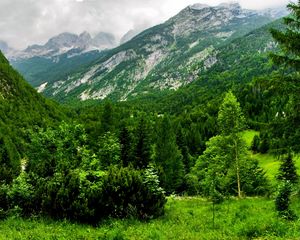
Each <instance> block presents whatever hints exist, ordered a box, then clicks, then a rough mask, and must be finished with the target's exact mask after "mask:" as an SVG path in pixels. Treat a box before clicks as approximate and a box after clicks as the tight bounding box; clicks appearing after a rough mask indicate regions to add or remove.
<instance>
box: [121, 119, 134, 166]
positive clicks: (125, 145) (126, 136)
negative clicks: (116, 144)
mask: <svg viewBox="0 0 300 240" xmlns="http://www.w3.org/2000/svg"><path fill="white" fill-rule="evenodd" d="M120 145H121V161H122V165H123V166H124V167H127V166H128V165H129V164H130V163H131V162H132V161H133V159H132V157H133V156H132V155H133V154H132V149H133V148H132V146H133V139H132V136H131V133H130V132H129V130H128V128H127V127H126V126H125V125H123V126H122V128H121V131H120Z"/></svg>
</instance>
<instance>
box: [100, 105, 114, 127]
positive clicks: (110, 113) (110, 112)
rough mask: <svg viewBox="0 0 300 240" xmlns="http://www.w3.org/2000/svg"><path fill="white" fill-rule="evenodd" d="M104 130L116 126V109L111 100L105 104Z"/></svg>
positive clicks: (102, 118) (103, 115) (102, 122)
mask: <svg viewBox="0 0 300 240" xmlns="http://www.w3.org/2000/svg"><path fill="white" fill-rule="evenodd" d="M101 125H102V132H108V131H112V130H113V128H114V109H113V105H112V103H111V102H107V103H105V105H104V108H103V113H102V116H101Z"/></svg>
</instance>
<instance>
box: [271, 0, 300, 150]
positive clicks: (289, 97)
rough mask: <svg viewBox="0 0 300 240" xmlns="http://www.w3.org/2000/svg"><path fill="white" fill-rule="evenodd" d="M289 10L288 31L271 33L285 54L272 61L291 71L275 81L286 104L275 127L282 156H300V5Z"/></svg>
mask: <svg viewBox="0 0 300 240" xmlns="http://www.w3.org/2000/svg"><path fill="white" fill-rule="evenodd" d="M288 9H289V10H290V11H291V14H290V15H289V16H288V17H285V18H284V23H285V25H286V29H285V30H284V31H280V30H276V29H272V30H271V34H272V36H273V38H274V39H275V41H276V42H277V43H278V44H279V46H280V48H281V52H279V53H272V54H271V58H272V60H273V61H274V63H276V64H278V65H281V66H284V67H285V68H286V70H287V71H285V72H284V74H283V75H282V76H280V77H278V79H274V84H273V87H274V86H277V90H278V96H279V98H280V99H284V100H285V102H286V105H285V107H284V109H283V110H282V109H278V112H277V114H276V117H275V119H274V120H273V122H272V124H271V126H272V128H271V133H272V138H273V141H274V142H277V145H279V146H280V148H279V149H278V150H277V151H278V152H279V153H286V152H287V150H288V149H290V148H292V150H294V151H297V152H300V144H299V141H298V139H299V137H300V1H299V0H298V2H297V3H290V4H289V5H288ZM276 80H277V81H276ZM276 147H277V148H278V146H276Z"/></svg>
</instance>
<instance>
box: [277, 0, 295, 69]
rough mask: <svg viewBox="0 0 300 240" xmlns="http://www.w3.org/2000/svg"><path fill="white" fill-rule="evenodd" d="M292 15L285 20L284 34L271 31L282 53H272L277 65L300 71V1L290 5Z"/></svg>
mask: <svg viewBox="0 0 300 240" xmlns="http://www.w3.org/2000/svg"><path fill="white" fill-rule="evenodd" d="M287 7H288V9H289V10H290V11H291V15H289V16H288V17H285V18H284V23H285V25H286V26H287V28H286V30H285V31H284V32H282V31H280V30H276V29H271V34H272V36H273V38H274V39H275V40H276V41H277V42H278V43H279V46H280V48H281V50H282V52H281V53H279V54H275V53H272V54H271V57H272V59H273V61H274V62H275V63H277V64H280V65H281V64H283V65H285V66H290V67H293V68H295V69H296V70H297V71H298V72H299V71H300V31H299V30H300V1H299V0H298V3H290V4H288V6H287Z"/></svg>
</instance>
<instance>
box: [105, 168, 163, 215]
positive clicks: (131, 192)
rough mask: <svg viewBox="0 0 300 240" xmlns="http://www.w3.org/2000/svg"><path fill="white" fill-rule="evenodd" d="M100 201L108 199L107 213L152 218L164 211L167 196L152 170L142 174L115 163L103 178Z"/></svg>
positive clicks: (106, 201)
mask: <svg viewBox="0 0 300 240" xmlns="http://www.w3.org/2000/svg"><path fill="white" fill-rule="evenodd" d="M153 180H154V181H153ZM100 203H102V204H103V203H106V205H104V206H103V211H104V212H102V213H103V214H104V215H109V216H112V217H137V218H140V219H149V218H153V217H157V216H160V215H162V213H163V211H164V210H163V209H164V208H163V207H164V204H165V203H166V199H165V196H164V192H163V190H162V189H161V188H160V187H159V182H158V178H157V176H156V175H155V173H153V172H152V171H151V170H145V174H144V176H143V175H141V174H140V171H138V170H133V169H130V168H121V169H118V168H114V167H113V168H110V169H109V170H108V173H107V175H106V178H104V183H103V190H102V195H101V201H100Z"/></svg>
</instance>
